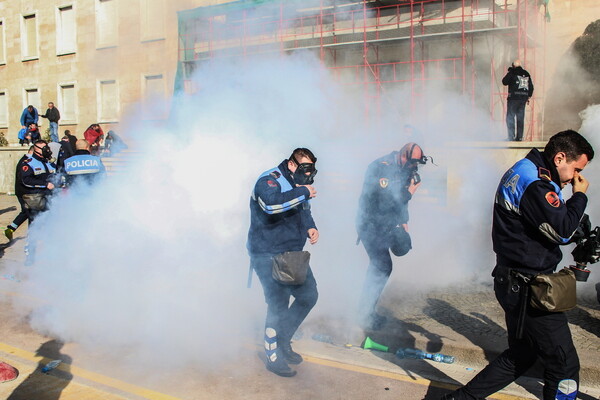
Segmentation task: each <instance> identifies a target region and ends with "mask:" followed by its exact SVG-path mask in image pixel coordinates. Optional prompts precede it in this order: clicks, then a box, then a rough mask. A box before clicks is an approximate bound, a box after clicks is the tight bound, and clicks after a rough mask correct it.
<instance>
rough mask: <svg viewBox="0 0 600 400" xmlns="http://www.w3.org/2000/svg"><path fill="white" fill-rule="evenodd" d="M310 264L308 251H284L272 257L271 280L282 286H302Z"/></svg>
mask: <svg viewBox="0 0 600 400" xmlns="http://www.w3.org/2000/svg"><path fill="white" fill-rule="evenodd" d="M309 262H310V253H309V252H308V251H286V252H285V253H280V254H277V255H276V256H274V257H273V274H272V276H273V279H275V280H276V281H277V282H279V283H282V284H284V285H302V284H303V283H304V281H305V280H306V274H307V272H308V267H309Z"/></svg>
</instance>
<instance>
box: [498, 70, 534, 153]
mask: <svg viewBox="0 0 600 400" xmlns="http://www.w3.org/2000/svg"><path fill="white" fill-rule="evenodd" d="M502 84H503V85H504V86H508V98H507V100H506V128H507V130H508V140H509V141H513V140H514V141H517V142H520V141H522V140H523V128H524V126H525V105H526V104H529V99H530V98H531V96H533V80H532V79H531V75H529V72H527V71H526V70H524V69H523V67H522V66H521V61H519V60H515V62H513V63H512V65H511V66H510V67H509V68H508V72H507V73H506V75H505V76H504V78H502ZM515 120H516V132H515Z"/></svg>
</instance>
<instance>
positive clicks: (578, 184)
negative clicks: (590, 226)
mask: <svg viewBox="0 0 600 400" xmlns="http://www.w3.org/2000/svg"><path fill="white" fill-rule="evenodd" d="M593 157H594V150H593V149H592V146H591V145H590V144H589V142H588V141H587V140H586V139H585V138H584V137H583V136H581V135H580V134H579V133H577V132H575V131H572V130H568V131H563V132H559V133H557V134H556V135H554V136H552V137H551V138H550V140H549V141H548V143H547V144H546V147H545V149H544V151H543V152H539V151H538V150H537V149H533V150H531V151H530V152H529V154H528V155H527V157H525V158H524V159H522V160H521V161H519V162H517V163H516V164H515V165H514V166H513V167H512V168H510V169H509V170H508V171H507V172H506V173H505V174H504V176H503V177H502V179H501V180H500V184H499V185H498V189H497V191H496V197H495V202H494V211H493V225H492V241H493V246H494V252H495V253H496V267H495V268H494V271H493V272H492V276H493V277H494V292H495V294H496V299H497V300H498V302H499V303H500V306H501V307H502V309H503V310H504V313H505V320H506V328H507V332H508V349H507V350H505V351H504V352H503V353H502V354H500V356H498V358H496V359H495V360H494V361H492V362H491V363H490V364H489V365H488V366H487V367H486V368H485V369H483V370H482V371H481V372H480V373H479V374H477V376H475V378H473V379H472V380H471V381H470V382H469V383H467V385H466V386H464V387H463V388H460V389H458V390H457V391H454V392H452V393H450V394H448V395H445V396H444V397H443V398H442V399H444V400H475V399H483V398H486V397H488V396H490V395H491V394H492V393H495V392H497V391H499V390H501V389H502V388H504V387H505V386H507V385H508V384H509V383H511V382H513V381H514V380H515V379H517V378H518V377H519V376H521V375H522V374H523V373H525V371H527V370H528V369H529V368H530V367H531V366H532V365H533V364H534V363H535V362H536V360H538V359H539V360H540V361H541V362H542V364H543V366H544V389H543V399H544V400H555V399H567V400H569V399H571V400H575V399H576V398H577V393H578V385H579V358H578V356H577V351H576V350H575V347H574V345H573V339H572V337H571V332H570V330H569V326H568V321H567V316H566V314H565V313H564V312H548V311H542V310H540V309H537V308H534V307H533V306H532V305H531V303H530V301H529V300H530V296H529V295H527V292H528V291H527V290H524V288H525V287H526V285H527V284H528V282H527V280H526V279H531V277H533V276H535V275H537V274H548V273H552V272H553V271H554V270H555V269H556V267H557V265H558V263H559V262H560V260H561V258H562V252H561V251H560V248H559V246H560V245H564V244H568V243H570V241H571V238H572V236H573V235H574V233H575V232H576V231H577V228H578V226H579V225H580V221H581V219H582V218H583V216H584V210H585V207H586V205H587V202H588V198H587V196H586V194H585V193H586V191H587V189H588V186H589V183H588V181H587V180H586V179H585V178H584V177H583V175H581V171H582V170H583V169H584V168H585V167H586V165H587V164H588V162H590V161H591V160H592V158H593ZM568 184H571V186H572V189H573V195H572V196H571V198H570V199H568V200H566V201H565V200H564V199H563V192H562V189H563V188H564V187H565V186H567V185H568Z"/></svg>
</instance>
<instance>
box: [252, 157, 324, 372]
mask: <svg viewBox="0 0 600 400" xmlns="http://www.w3.org/2000/svg"><path fill="white" fill-rule="evenodd" d="M316 162H317V158H316V157H315V156H314V154H313V153H312V152H311V151H310V150H309V149H306V148H298V149H295V150H294V151H293V153H292V155H291V156H290V158H289V159H287V160H283V161H282V162H281V163H280V164H279V166H277V167H275V168H271V169H269V170H267V171H266V172H264V173H263V174H262V175H260V177H259V178H258V180H257V182H256V184H255V185H254V190H253V191H252V197H251V199H250V229H249V231H248V242H247V248H248V253H249V254H250V265H251V267H252V268H253V269H254V270H255V271H256V274H257V275H258V278H259V280H260V283H261V284H262V287H263V291H264V295H265V302H266V303H267V317H266V322H265V336H264V338H265V351H266V356H267V364H266V366H267V369H268V370H269V371H271V372H273V373H275V374H277V375H280V376H286V377H290V376H294V375H296V371H294V370H292V369H291V368H290V367H289V365H288V363H291V364H299V363H301V362H302V361H303V359H302V356H301V355H300V354H298V353H296V352H294V351H293V350H292V346H291V339H292V336H293V335H294V333H295V332H296V330H297V329H298V327H299V326H300V324H301V323H302V321H304V319H305V318H306V316H307V315H308V313H309V312H310V310H311V309H312V308H313V307H314V305H315V304H316V302H317V297H318V292H317V283H316V281H315V278H314V276H313V273H312V271H311V269H310V267H308V271H307V274H306V280H305V281H304V283H302V284H298V285H286V284H283V283H281V282H279V281H277V280H275V279H274V278H273V274H272V268H273V257H274V256H276V255H279V254H282V253H284V252H289V251H301V250H302V249H303V248H304V245H305V243H306V239H308V240H309V242H310V244H315V243H317V241H318V240H319V231H318V230H317V227H316V225H315V222H314V221H313V218H312V214H311V211H310V203H309V200H310V199H311V198H314V197H315V196H316V195H317V192H316V190H315V189H314V187H313V186H312V183H313V179H314V175H315V174H316V172H317V171H316V169H315V163H316ZM290 296H294V302H293V303H292V305H291V306H290V305H289V304H290Z"/></svg>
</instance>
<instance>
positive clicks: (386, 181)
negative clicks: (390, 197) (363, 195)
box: [379, 178, 390, 189]
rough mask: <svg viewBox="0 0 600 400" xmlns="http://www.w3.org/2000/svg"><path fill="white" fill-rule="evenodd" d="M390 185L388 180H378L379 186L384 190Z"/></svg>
mask: <svg viewBox="0 0 600 400" xmlns="http://www.w3.org/2000/svg"><path fill="white" fill-rule="evenodd" d="M389 183H390V180H389V179H387V178H381V179H379V186H381V187H382V188H383V189H385V188H386V187H388V184H389Z"/></svg>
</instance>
